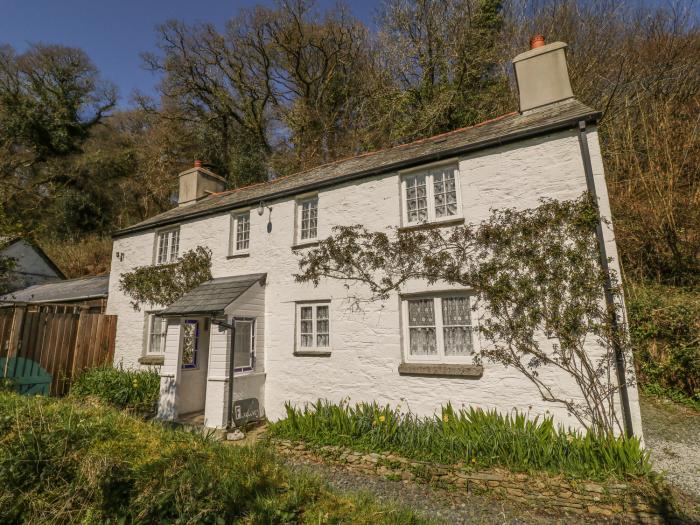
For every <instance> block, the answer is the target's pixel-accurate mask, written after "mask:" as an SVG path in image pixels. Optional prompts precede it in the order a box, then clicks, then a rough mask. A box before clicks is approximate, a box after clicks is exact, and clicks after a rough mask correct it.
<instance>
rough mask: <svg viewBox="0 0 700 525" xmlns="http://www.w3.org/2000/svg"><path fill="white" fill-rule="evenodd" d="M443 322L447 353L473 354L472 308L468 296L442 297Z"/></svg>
mask: <svg viewBox="0 0 700 525" xmlns="http://www.w3.org/2000/svg"><path fill="white" fill-rule="evenodd" d="M442 324H443V338H444V340H445V355H469V354H471V353H472V351H473V348H472V333H471V308H470V305H469V298H468V297H444V298H443V299H442Z"/></svg>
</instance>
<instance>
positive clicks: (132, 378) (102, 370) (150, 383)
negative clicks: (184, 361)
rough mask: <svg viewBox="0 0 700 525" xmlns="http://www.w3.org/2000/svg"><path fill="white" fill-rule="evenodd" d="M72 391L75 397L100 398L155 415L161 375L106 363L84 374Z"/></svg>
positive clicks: (78, 378)
mask: <svg viewBox="0 0 700 525" xmlns="http://www.w3.org/2000/svg"><path fill="white" fill-rule="evenodd" d="M70 392H71V395H72V396H74V397H79V398H85V397H96V398H98V399H100V400H101V401H103V402H105V403H108V404H110V405H113V406H115V407H117V408H122V409H127V410H133V411H135V412H138V413H141V414H144V415H151V414H153V413H154V411H155V408H156V404H157V403H158V396H159V393H160V376H159V375H158V373H157V372H156V371H155V370H139V371H131V370H124V369H123V368H115V367H112V366H103V367H98V368H93V369H91V370H87V371H85V372H83V373H82V374H80V375H79V376H78V377H77V378H76V379H75V381H73V384H72V385H71V390H70Z"/></svg>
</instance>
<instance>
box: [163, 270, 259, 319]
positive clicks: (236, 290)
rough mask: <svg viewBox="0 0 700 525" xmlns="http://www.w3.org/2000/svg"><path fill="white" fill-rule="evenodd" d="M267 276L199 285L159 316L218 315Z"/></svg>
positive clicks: (220, 280)
mask: <svg viewBox="0 0 700 525" xmlns="http://www.w3.org/2000/svg"><path fill="white" fill-rule="evenodd" d="M266 276H267V274H265V273H252V274H249V275H239V276H236V277H220V278H218V279H212V280H210V281H207V282H205V283H202V284H200V285H199V286H198V287H197V288H195V289H194V290H192V291H190V292H188V293H186V294H185V295H183V296H182V297H181V298H180V299H178V300H177V301H175V302H174V303H173V304H171V305H170V306H169V307H168V308H166V309H165V310H163V311H162V312H161V315H186V314H204V313H220V312H223V311H224V309H225V308H226V307H227V306H228V305H229V304H231V303H232V302H233V301H235V300H236V299H238V298H239V297H240V296H241V295H243V293H244V292H245V291H246V290H247V289H248V288H250V287H251V286H253V285H254V284H255V283H257V282H262V281H263V280H264V279H265V277H266Z"/></svg>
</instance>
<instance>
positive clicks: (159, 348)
mask: <svg viewBox="0 0 700 525" xmlns="http://www.w3.org/2000/svg"><path fill="white" fill-rule="evenodd" d="M167 329H168V321H167V319H166V318H165V317H161V316H159V315H151V334H150V335H151V340H150V342H149V346H148V351H149V352H150V353H152V354H162V353H163V352H165V334H166V332H167Z"/></svg>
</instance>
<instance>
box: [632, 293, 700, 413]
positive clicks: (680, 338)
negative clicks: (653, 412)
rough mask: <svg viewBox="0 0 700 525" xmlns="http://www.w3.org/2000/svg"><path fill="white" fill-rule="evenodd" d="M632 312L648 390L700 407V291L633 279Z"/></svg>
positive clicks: (637, 352)
mask: <svg viewBox="0 0 700 525" xmlns="http://www.w3.org/2000/svg"><path fill="white" fill-rule="evenodd" d="M627 313H628V317H629V324H630V335H631V337H632V344H633V346H634V352H635V358H636V365H637V373H638V376H639V382H640V383H641V385H642V388H643V390H644V391H645V392H647V393H649V394H653V395H660V396H662V397H667V398H670V399H673V400H674V401H680V402H684V403H686V404H690V405H693V406H695V407H697V408H700V291H698V290H693V289H683V288H674V287H671V286H662V285H648V284H647V285H645V284H632V283H630V285H629V286H628V287H627Z"/></svg>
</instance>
